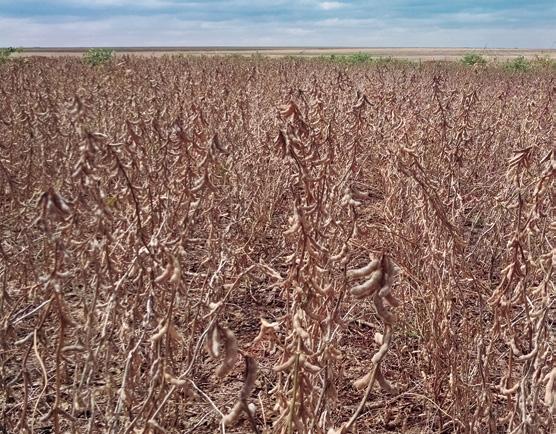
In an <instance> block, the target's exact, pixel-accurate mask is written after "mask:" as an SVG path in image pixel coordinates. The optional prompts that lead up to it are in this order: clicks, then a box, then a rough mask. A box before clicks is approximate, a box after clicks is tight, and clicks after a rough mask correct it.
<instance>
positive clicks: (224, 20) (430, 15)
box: [0, 0, 556, 48]
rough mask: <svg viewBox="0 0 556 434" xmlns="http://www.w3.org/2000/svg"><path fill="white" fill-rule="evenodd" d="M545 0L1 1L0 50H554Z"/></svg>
mask: <svg viewBox="0 0 556 434" xmlns="http://www.w3.org/2000/svg"><path fill="white" fill-rule="evenodd" d="M552 2H553V0H552ZM552 2H551V1H549V0H546V1H545V0H542V1H530V2H529V3H528V4H527V6H526V7H524V6H521V3H520V2H518V1H517V0H504V1H502V0H492V1H489V2H481V1H479V0H477V1H468V0H465V1H464V0H453V1H451V2H442V1H440V0H427V1H424V2H421V3H420V5H419V6H415V2H410V1H409V0H390V1H389V2H385V1H384V0H369V1H364V0H350V1H348V0H342V1H327V2H321V1H320V0H298V1H295V2H292V1H291V0H260V1H257V2H253V1H252V0H226V1H224V0H205V1H202V2H201V1H200V0H191V1H178V0H42V1H38V0H37V1H33V0H19V1H17V2H15V1H13V0H0V29H2V30H1V31H0V46H161V45H163V46H164V45H165V46H180V45H182V46H183V45H201V46H207V45H227V46H232V45H234V46H237V45H245V46H254V45H273V46H285V45H290V46H337V47H342V46H344V47H345V46H359V47H363V46H371V47H372V46H375V47H378V46H423V47H431V46H432V47H434V46H446V47H457V46H466V47H473V46H475V47H484V46H488V47H508V48H511V47H520V48H527V47H529V48H556V27H555V26H554V25H553V23H554V21H555V20H556V7H555V6H554V5H553V3H552ZM331 11H334V12H333V14H332V13H331Z"/></svg>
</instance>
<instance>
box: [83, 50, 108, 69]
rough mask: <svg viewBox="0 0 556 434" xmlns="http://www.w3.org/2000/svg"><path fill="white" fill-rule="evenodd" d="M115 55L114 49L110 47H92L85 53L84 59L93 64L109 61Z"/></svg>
mask: <svg viewBox="0 0 556 434" xmlns="http://www.w3.org/2000/svg"><path fill="white" fill-rule="evenodd" d="M113 56H114V51H113V50H110V49H108V48H90V49H89V50H87V52H86V53H85V54H84V55H83V60H84V61H85V63H88V64H89V65H92V66H97V65H102V64H104V63H107V62H109V61H110V60H111V59H112V57H113Z"/></svg>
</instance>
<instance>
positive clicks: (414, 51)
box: [20, 47, 556, 61]
mask: <svg viewBox="0 0 556 434" xmlns="http://www.w3.org/2000/svg"><path fill="white" fill-rule="evenodd" d="M86 50H87V48H86V47H75V48H58V47H48V48H26V49H24V51H23V53H21V54H20V55H21V56H81V55H82V54H83V53H84V52H85V51H86ZM114 50H115V51H116V52H117V54H120V55H122V54H140V55H145V56H161V55H164V54H178V53H184V54H193V55H229V54H239V55H244V56H249V55H253V54H257V53H260V54H263V55H265V56H270V57H283V56H307V57H312V56H321V55H330V54H353V53H360V52H362V53H367V54H370V55H372V56H377V57H394V58H399V59H409V60H425V61H426V60H457V59H459V58H461V57H462V56H463V55H464V54H466V53H469V52H471V51H473V52H479V53H481V54H482V55H484V56H485V57H487V58H489V59H498V60H508V59H512V58H515V57H518V56H524V57H526V58H531V59H532V58H535V57H536V56H548V57H550V58H552V59H556V50H555V49H552V50H538V49H476V48H388V47H384V48H357V47H354V48H333V47H321V48H314V47H312V48H311V47H262V48H261V47H116V48H114Z"/></svg>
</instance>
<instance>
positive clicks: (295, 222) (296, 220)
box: [284, 208, 301, 235]
mask: <svg viewBox="0 0 556 434" xmlns="http://www.w3.org/2000/svg"><path fill="white" fill-rule="evenodd" d="M293 213H294V214H293V217H290V219H289V223H290V227H289V228H288V229H287V230H286V231H284V235H290V234H293V233H295V232H297V231H298V230H299V229H300V227H301V216H300V215H299V211H298V209H297V208H295V209H294V210H293Z"/></svg>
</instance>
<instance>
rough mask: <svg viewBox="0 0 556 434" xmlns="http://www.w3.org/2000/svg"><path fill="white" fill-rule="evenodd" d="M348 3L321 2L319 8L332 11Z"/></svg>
mask: <svg viewBox="0 0 556 434" xmlns="http://www.w3.org/2000/svg"><path fill="white" fill-rule="evenodd" d="M346 6H347V4H345V3H340V2H322V3H319V8H321V9H324V10H325V11H332V10H335V9H341V8H345V7H346Z"/></svg>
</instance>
